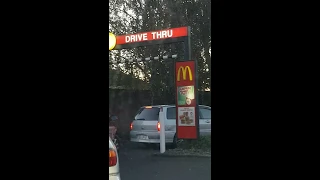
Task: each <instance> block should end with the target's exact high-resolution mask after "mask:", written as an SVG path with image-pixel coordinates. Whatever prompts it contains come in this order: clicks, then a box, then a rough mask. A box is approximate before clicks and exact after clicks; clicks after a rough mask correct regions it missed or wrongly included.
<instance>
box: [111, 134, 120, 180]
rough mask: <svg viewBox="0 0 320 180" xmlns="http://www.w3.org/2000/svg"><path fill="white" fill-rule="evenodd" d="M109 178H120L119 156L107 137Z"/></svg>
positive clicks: (117, 179) (116, 179)
mask: <svg viewBox="0 0 320 180" xmlns="http://www.w3.org/2000/svg"><path fill="white" fill-rule="evenodd" d="M109 179H110V180H120V169H119V158H118V152H117V148H116V146H115V145H114V144H113V142H112V140H111V138H110V137H109Z"/></svg>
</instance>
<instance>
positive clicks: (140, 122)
mask: <svg viewBox="0 0 320 180" xmlns="http://www.w3.org/2000/svg"><path fill="white" fill-rule="evenodd" d="M161 107H162V109H163V112H164V114H165V115H164V117H165V127H164V128H165V138H166V139H165V141H166V143H168V144H171V145H172V146H173V147H176V146H177V141H178V139H177V136H176V106H174V105H157V106H144V107H141V108H140V109H139V111H138V112H137V114H136V116H135V118H134V120H133V121H132V123H131V124H130V130H131V131H130V141H131V142H138V143H145V144H159V143H160V128H162V127H160V123H159V112H160V108H161ZM199 131H200V135H202V136H206V135H211V107H209V106H204V105H199Z"/></svg>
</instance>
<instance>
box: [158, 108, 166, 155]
mask: <svg viewBox="0 0 320 180" xmlns="http://www.w3.org/2000/svg"><path fill="white" fill-rule="evenodd" d="M159 122H160V153H164V152H165V151H166V133H165V132H166V128H165V127H166V125H165V122H164V113H163V108H162V107H161V108H160V112H159Z"/></svg>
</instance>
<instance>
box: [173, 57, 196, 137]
mask: <svg viewBox="0 0 320 180" xmlns="http://www.w3.org/2000/svg"><path fill="white" fill-rule="evenodd" d="M175 72H176V93H177V95H176V98H177V99H176V107H177V108H176V122H177V137H178V139H197V138H198V124H199V123H198V120H199V118H198V117H199V115H198V114H197V111H196V106H197V99H196V95H195V61H184V62H176V69H175Z"/></svg>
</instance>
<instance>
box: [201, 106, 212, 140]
mask: <svg viewBox="0 0 320 180" xmlns="http://www.w3.org/2000/svg"><path fill="white" fill-rule="evenodd" d="M199 113H200V119H199V129H200V135H203V136H206V135H211V108H210V107H208V106H199Z"/></svg>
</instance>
